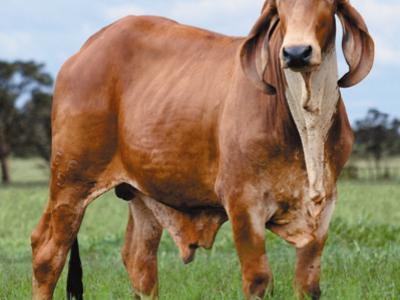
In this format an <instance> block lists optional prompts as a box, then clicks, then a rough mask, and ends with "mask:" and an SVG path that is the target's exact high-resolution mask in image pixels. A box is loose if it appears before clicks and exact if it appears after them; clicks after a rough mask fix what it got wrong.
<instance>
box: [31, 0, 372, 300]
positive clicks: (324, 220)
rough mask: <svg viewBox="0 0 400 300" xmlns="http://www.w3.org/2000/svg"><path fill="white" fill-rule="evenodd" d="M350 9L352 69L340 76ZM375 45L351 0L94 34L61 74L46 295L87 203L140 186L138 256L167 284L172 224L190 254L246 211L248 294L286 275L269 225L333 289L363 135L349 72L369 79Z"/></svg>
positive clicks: (133, 223) (140, 291) (40, 245)
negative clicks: (237, 24) (349, 168)
mask: <svg viewBox="0 0 400 300" xmlns="http://www.w3.org/2000/svg"><path fill="white" fill-rule="evenodd" d="M335 15H337V16H338V17H339V19H340V21H341V23H342V26H343V29H344V36H343V51H344V55H345V58H346V60H347V63H348V65H349V69H350V70H349V72H348V73H347V74H346V75H344V76H343V77H342V78H341V79H340V80H339V81H338V71H337V61H336V52H335V49H336V48H335V31H336V29H335ZM373 56H374V45H373V41H372V39H371V37H370V35H369V33H368V30H367V27H366V25H365V24H364V21H363V20H362V17H361V16H360V15H359V13H358V12H357V11H356V10H355V9H354V8H353V7H352V6H351V5H350V3H349V1H347V0H267V1H266V2H265V4H264V7H263V10H262V14H261V16H260V18H259V19H258V20H257V22H256V24H255V26H254V28H253V29H252V30H251V32H250V34H249V36H248V37H246V38H234V37H228V36H224V35H220V34H216V33H213V32H209V31H205V30H201V29H197V28H193V27H188V26H184V25H181V24H178V23H176V22H173V21H170V20H167V19H164V18H159V17H127V18H124V19H122V20H120V21H118V22H116V23H114V24H112V25H110V26H108V27H106V28H104V29H103V30H101V31H100V32H98V33H97V34H95V35H94V36H93V37H92V38H90V39H89V41H88V42H87V43H86V44H85V45H84V46H83V48H82V49H81V50H80V51H79V53H78V54H76V55H75V56H73V57H72V58H70V59H69V60H68V61H67V62H66V63H65V65H64V66H63V67H62V70H61V72H60V74H59V75H58V78H57V83H56V88H55V93H54V102H53V117H52V128H53V142H52V163H51V183H50V196H49V201H48V204H47V207H46V209H45V212H44V214H43V216H42V218H41V220H40V222H39V224H38V225H37V227H36V229H35V230H34V232H33V234H32V249H33V256H32V260H33V262H32V265H33V298H34V299H49V298H51V297H52V295H53V291H54V288H55V285H56V282H57V280H58V278H59V276H60V273H61V271H62V268H63V266H64V264H65V261H66V257H67V254H68V251H69V250H70V248H71V246H72V245H73V248H72V250H73V251H72V259H73V261H72V263H71V264H70V265H71V266H72V269H71V270H70V271H71V272H70V276H69V280H68V282H69V289H68V293H69V296H73V297H76V298H78V299H79V298H81V297H82V286H81V285H80V284H79V281H80V278H79V276H78V277H77V278H76V277H75V276H76V274H75V272H77V273H80V269H79V268H76V267H74V266H76V265H78V266H79V261H77V260H76V258H77V254H78V247H77V239H76V238H77V234H78V230H79V227H80V224H81V221H82V219H83V216H84V212H85V210H86V208H87V207H88V205H89V204H90V203H91V202H92V201H93V200H94V199H96V198H97V197H98V196H100V195H101V194H103V193H105V192H107V191H108V190H110V189H112V188H116V192H117V195H118V196H119V197H122V198H124V199H126V200H129V201H130V202H129V206H130V215H129V221H128V226H127V231H126V238H125V245H124V247H123V251H122V254H123V260H124V263H125V266H126V268H127V271H128V273H129V276H130V279H131V281H132V285H133V287H134V288H135V291H136V293H137V295H139V296H151V297H153V298H156V297H157V293H158V289H157V249H158V245H159V242H160V238H161V233H162V231H163V229H166V230H168V231H169V233H170V234H171V235H172V237H173V239H174V240H175V242H176V243H177V245H178V247H179V249H180V253H181V256H182V258H183V260H184V261H185V262H189V261H191V260H192V259H193V256H194V252H195V249H196V248H197V247H205V248H210V247H211V246H212V244H213V241H214V238H215V235H216V233H217V231H218V229H219V227H220V226H221V224H222V223H224V222H225V221H226V220H229V221H230V222H231V223H232V230H233V236H234V241H235V245H236V249H237V253H238V255H239V260H240V265H241V271H242V279H243V293H244V296H245V298H246V299H250V298H251V297H263V296H264V294H265V293H266V291H267V290H269V289H272V274H271V270H270V268H269V265H268V260H267V256H266V248H265V228H268V229H270V230H272V231H273V232H275V233H276V234H278V235H279V236H281V237H282V238H283V239H285V240H286V241H288V242H289V243H291V244H293V245H294V246H295V247H296V249H297V264H296V276H295V287H296V291H297V293H298V295H299V296H300V297H303V296H304V295H309V296H311V297H312V298H314V299H318V298H319V295H320V288H319V277H320V260H321V253H322V250H323V247H324V243H325V240H326V236H327V230H328V226H329V222H330V219H331V215H332V212H333V208H334V205H335V201H336V181H337V179H338V176H339V174H340V171H341V169H342V167H343V166H344V164H345V162H346V161H347V159H348V157H349V155H350V152H351V148H352V142H353V135H352V132H351V128H350V125H349V122H348V119H347V115H346V111H345V108H344V104H343V101H342V98H341V96H340V91H339V87H350V86H353V85H355V84H357V83H358V82H360V81H361V80H362V79H363V78H364V77H365V76H366V75H367V74H368V73H369V71H370V69H371V67H372V64H373Z"/></svg>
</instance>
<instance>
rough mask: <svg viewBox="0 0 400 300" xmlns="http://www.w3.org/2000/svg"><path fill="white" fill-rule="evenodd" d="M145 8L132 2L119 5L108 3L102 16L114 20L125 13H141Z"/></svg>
mask: <svg viewBox="0 0 400 300" xmlns="http://www.w3.org/2000/svg"><path fill="white" fill-rule="evenodd" d="M145 13H146V12H145V10H144V9H143V8H142V7H139V6H137V5H134V4H132V3H124V4H120V5H112V6H111V5H109V6H106V7H105V8H104V10H103V16H104V18H105V19H107V20H109V21H111V22H112V21H115V20H117V19H120V18H122V17H125V16H127V15H143V14H145Z"/></svg>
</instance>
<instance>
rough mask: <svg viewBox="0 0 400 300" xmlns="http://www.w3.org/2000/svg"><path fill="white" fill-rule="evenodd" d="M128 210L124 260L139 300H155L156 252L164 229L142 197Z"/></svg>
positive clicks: (134, 200)
mask: <svg viewBox="0 0 400 300" xmlns="http://www.w3.org/2000/svg"><path fill="white" fill-rule="evenodd" d="M129 206H130V207H129V220H128V225H127V229H126V236H125V244H124V246H123V248H122V258H123V261H124V264H125V267H126V269H127V271H128V274H129V277H130V280H131V283H132V286H133V288H134V290H135V292H136V294H137V297H138V298H139V299H140V298H141V297H142V296H143V297H150V298H152V299H156V298H157V296H158V274H157V251H158V246H159V243H160V239H161V235H162V230H163V229H162V227H161V225H160V224H159V223H158V222H157V220H156V219H155V217H154V215H153V213H152V212H151V211H150V210H149V209H148V208H147V207H146V206H145V205H144V203H143V202H142V200H141V199H140V197H136V198H135V199H133V200H132V202H131V203H130V204H129Z"/></svg>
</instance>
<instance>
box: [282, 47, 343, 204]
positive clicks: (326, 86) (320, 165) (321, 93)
mask: <svg viewBox="0 0 400 300" xmlns="http://www.w3.org/2000/svg"><path fill="white" fill-rule="evenodd" d="M284 75H285V78H286V82H287V87H286V98H287V102H288V105H289V109H290V112H291V114H292V116H293V119H294V122H295V124H296V127H297V129H298V131H299V134H300V138H301V142H302V145H303V151H304V157H305V163H306V169H307V175H308V181H309V196H310V199H311V200H312V201H313V202H314V203H316V204H322V202H325V200H326V199H325V198H326V196H327V195H326V191H325V187H324V186H325V184H324V181H325V180H326V179H327V178H330V176H331V174H329V172H330V170H329V168H328V164H327V162H326V157H325V142H326V140H327V137H328V132H329V129H330V128H331V126H332V123H333V116H334V114H335V112H336V108H337V104H338V101H339V97H340V94H339V87H338V85H337V81H338V66H337V57H336V51H335V47H334V45H332V47H331V48H330V49H329V50H328V51H327V52H326V53H325V55H324V57H323V60H322V64H321V66H320V67H319V68H318V70H315V71H313V72H312V73H310V74H308V75H304V74H302V73H297V72H293V71H291V70H288V69H286V70H284Z"/></svg>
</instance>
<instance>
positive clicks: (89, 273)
mask: <svg viewBox="0 0 400 300" xmlns="http://www.w3.org/2000/svg"><path fill="white" fill-rule="evenodd" d="M12 168H13V170H12V175H13V177H14V183H13V184H12V185H11V186H9V187H6V188H5V187H1V186H0V299H18V300H19V299H29V297H30V292H31V288H30V281H31V265H30V262H31V254H30V240H29V237H30V232H31V230H32V228H33V227H34V225H35V224H36V222H37V221H38V219H39V216H40V214H41V212H42V210H43V208H44V205H45V202H46V200H47V192H48V191H47V183H46V180H47V177H48V174H47V171H46V168H45V167H44V166H43V165H42V163H40V162H39V161H36V160H29V161H21V160H15V161H13V162H12ZM126 220H127V204H126V203H124V202H122V201H120V200H118V199H117V198H116V197H115V196H114V195H113V194H112V193H110V194H107V195H105V196H104V197H101V198H100V199H98V200H97V201H95V202H94V203H93V204H92V206H91V207H89V209H88V212H87V214H86V217H85V220H84V224H83V226H82V229H81V231H80V234H79V239H80V244H81V250H82V251H81V257H82V260H83V268H84V284H85V288H86V290H85V295H86V299H132V298H133V297H132V293H133V291H132V289H131V287H130V284H129V281H128V276H127V274H126V272H125V269H124V267H123V265H122V261H121V258H120V253H119V252H120V248H121V246H122V240H123V234H124V230H125V225H126ZM267 236H268V237H267V244H268V245H267V248H268V255H269V257H270V261H271V265H272V269H273V272H274V275H275V295H274V297H273V299H282V300H287V299H294V298H293V291H292V277H293V269H294V249H293V248H291V247H290V246H288V245H287V244H286V243H284V242H282V241H281V240H280V239H279V238H277V237H275V236H274V235H273V234H270V233H267ZM159 271H160V272H159V273H160V293H161V295H160V299H174V300H177V299H178V300H180V299H190V300H192V299H207V300H209V299H230V300H231V299H242V296H241V283H240V273H239V266H238V260H237V258H236V254H235V250H234V246H233V243H232V236H231V233H230V228H229V225H226V226H224V227H223V229H222V230H221V231H220V233H219V234H218V237H217V241H216V244H215V246H214V248H213V250H211V251H205V250H200V251H199V252H198V253H197V257H196V260H195V261H194V262H193V263H192V264H191V265H189V266H184V265H183V264H182V263H181V261H180V260H179V257H178V252H177V250H176V248H175V246H174V245H173V243H172V241H171V239H170V238H169V236H168V235H167V234H165V235H164V237H163V240H162V244H161V247H160V251H159ZM321 286H322V290H323V299H340V300H346V299H400V185H399V184H396V183H387V184H382V183H379V184H378V183H375V184H374V183H356V182H341V183H340V187H339V203H338V206H337V209H336V212H335V215H334V220H333V223H332V226H331V231H330V236H329V240H328V244H327V247H326V250H325V252H324V257H323V270H322V280H321ZM64 289H65V272H64V273H63V276H62V278H61V280H60V282H59V284H58V286H57V290H56V294H55V299H64V298H65V296H64Z"/></svg>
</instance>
